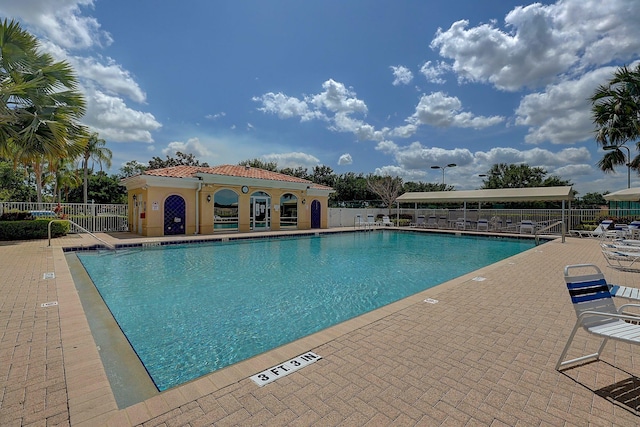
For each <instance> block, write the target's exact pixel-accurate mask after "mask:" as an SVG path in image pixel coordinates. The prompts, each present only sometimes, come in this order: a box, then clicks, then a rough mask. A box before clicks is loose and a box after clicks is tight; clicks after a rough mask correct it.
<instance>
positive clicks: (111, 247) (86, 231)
mask: <svg viewBox="0 0 640 427" xmlns="http://www.w3.org/2000/svg"><path fill="white" fill-rule="evenodd" d="M54 222H68V223H69V225H74V226H75V227H77V228H78V229H80V231H84V232H85V233H87V234H88V235H89V236H91V237H93V238H94V239H96V240H98V241H99V242H100V243H102V244H104V245H105V246H106V247H108V248H109V249H112V250H114V251H115V250H116V247H115V246H114V245H112V244H111V243H109V242H107V241H105V240H103V239H101V238H99V237H98V236H96V235H95V234H93V233H92V232H90V231H89V230H87V229H85V228H83V227H81V226H79V225H78V224H76V223H75V222H73V221H71V220H70V219H52V220H50V221H49V224H47V236H48V237H49V246H51V224H53V223H54ZM69 230H70V231H71V227H69Z"/></svg>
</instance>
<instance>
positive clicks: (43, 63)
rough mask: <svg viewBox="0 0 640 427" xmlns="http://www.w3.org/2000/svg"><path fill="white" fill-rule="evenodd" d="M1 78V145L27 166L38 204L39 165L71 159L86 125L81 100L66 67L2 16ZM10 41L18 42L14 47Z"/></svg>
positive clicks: (41, 174) (40, 178) (40, 187)
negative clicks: (2, 114) (8, 89)
mask: <svg viewBox="0 0 640 427" xmlns="http://www.w3.org/2000/svg"><path fill="white" fill-rule="evenodd" d="M2 35H11V37H9V38H3V37H0V54H1V56H2V58H1V59H0V61H1V63H0V70H1V71H0V78H1V79H2V86H3V88H4V87H9V88H12V89H11V91H12V93H2V96H3V97H4V99H3V100H4V101H5V102H4V105H3V107H2V108H3V111H4V112H5V113H6V111H7V110H9V111H10V114H9V115H6V114H5V117H6V120H4V121H2V122H0V127H1V128H2V130H0V134H1V135H4V136H5V137H6V139H3V142H2V143H1V144H2V145H1V146H0V149H2V150H3V152H4V153H5V154H9V155H10V156H11V157H12V158H13V160H14V162H18V163H23V164H30V165H31V166H32V167H33V170H34V173H35V176H36V191H37V196H38V202H41V200H42V176H43V170H42V165H43V164H44V163H46V162H51V161H52V160H53V159H56V158H60V157H68V156H70V157H74V156H75V153H74V152H73V150H74V149H75V148H76V147H77V144H76V143H77V141H78V139H79V138H81V137H82V136H84V134H85V132H86V131H85V128H84V127H83V126H81V125H80V124H79V122H78V120H79V119H80V118H81V117H82V116H83V114H84V111H85V100H84V97H83V95H82V94H81V93H80V92H79V91H78V90H77V84H78V81H77V78H76V76H75V74H74V72H73V69H72V68H71V66H70V65H69V64H68V63H67V62H65V61H60V62H54V60H53V57H52V56H51V55H49V54H47V53H40V52H38V50H37V41H36V39H35V38H34V37H33V36H32V35H30V34H29V33H27V32H26V31H23V30H21V29H20V27H19V25H17V24H16V23H15V22H14V21H11V22H7V20H6V19H5V20H4V22H3V23H2V25H0V36H2ZM14 40H18V41H21V44H20V46H19V47H18V48H17V49H16V48H15V47H16V45H15V43H13V41H14Z"/></svg>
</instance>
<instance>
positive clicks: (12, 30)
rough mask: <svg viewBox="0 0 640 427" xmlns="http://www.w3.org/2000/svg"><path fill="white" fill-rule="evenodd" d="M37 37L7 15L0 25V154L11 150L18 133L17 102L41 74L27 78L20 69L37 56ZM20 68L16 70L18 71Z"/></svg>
mask: <svg viewBox="0 0 640 427" xmlns="http://www.w3.org/2000/svg"><path fill="white" fill-rule="evenodd" d="M37 47H38V44H37V39H36V38H35V37H33V36H32V35H31V34H29V33H28V32H26V31H23V30H22V28H20V25H19V24H18V23H17V22H15V21H13V20H12V21H11V22H8V21H7V20H6V19H5V20H4V22H2V25H0V99H2V102H1V103H0V155H2V154H6V153H7V152H8V141H9V140H10V139H11V138H13V137H15V136H17V132H16V131H17V129H16V128H15V126H14V125H15V123H16V122H17V121H18V114H17V113H18V111H17V110H16V108H14V105H15V104H17V103H19V102H20V100H21V99H24V98H25V97H26V96H27V92H28V91H32V90H33V89H34V88H35V87H36V86H37V85H38V84H39V83H40V81H41V80H42V77H36V78H32V79H30V80H25V79H24V78H22V76H21V71H20V70H22V69H23V68H25V67H26V66H27V64H28V63H29V61H31V60H32V57H33V56H35V53H36V49H37ZM16 70H17V71H16Z"/></svg>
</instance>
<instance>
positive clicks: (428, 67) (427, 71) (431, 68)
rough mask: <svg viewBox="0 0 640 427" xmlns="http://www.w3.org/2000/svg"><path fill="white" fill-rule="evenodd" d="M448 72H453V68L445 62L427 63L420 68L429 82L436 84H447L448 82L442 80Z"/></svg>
mask: <svg viewBox="0 0 640 427" xmlns="http://www.w3.org/2000/svg"><path fill="white" fill-rule="evenodd" d="M448 71H451V66H450V65H449V64H447V63H446V62H444V61H438V62H436V63H433V62H431V61H427V62H425V63H424V64H423V65H422V67H420V73H421V74H422V75H423V76H424V77H425V78H426V79H427V81H428V82H429V83H435V84H444V83H446V82H447V81H446V80H445V79H443V78H442V75H443V74H445V73H446V72H448Z"/></svg>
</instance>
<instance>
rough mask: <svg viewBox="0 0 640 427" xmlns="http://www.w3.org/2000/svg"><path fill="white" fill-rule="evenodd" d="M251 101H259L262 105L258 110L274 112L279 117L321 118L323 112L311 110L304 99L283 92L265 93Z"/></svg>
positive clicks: (302, 120)
mask: <svg viewBox="0 0 640 427" xmlns="http://www.w3.org/2000/svg"><path fill="white" fill-rule="evenodd" d="M252 99H253V101H256V102H260V103H261V104H262V107H260V108H258V111H262V112H264V113H269V114H275V115H277V116H278V117H280V118H281V119H290V118H292V117H300V121H301V122H305V121H308V120H313V119H322V118H324V114H322V113H321V112H319V111H311V110H310V108H309V104H308V103H307V102H306V101H303V100H300V99H298V98H295V97H293V96H287V95H285V94H283V93H273V92H269V93H265V94H264V95H262V96H256V97H253V98H252Z"/></svg>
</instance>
